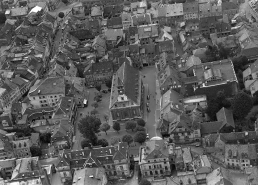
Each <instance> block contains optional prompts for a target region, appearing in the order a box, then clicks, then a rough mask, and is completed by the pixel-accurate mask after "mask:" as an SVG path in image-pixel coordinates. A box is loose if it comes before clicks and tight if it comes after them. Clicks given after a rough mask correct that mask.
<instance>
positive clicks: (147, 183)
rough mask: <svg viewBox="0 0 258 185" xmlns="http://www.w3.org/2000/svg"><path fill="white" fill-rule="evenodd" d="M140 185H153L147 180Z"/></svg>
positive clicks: (143, 180)
mask: <svg viewBox="0 0 258 185" xmlns="http://www.w3.org/2000/svg"><path fill="white" fill-rule="evenodd" d="M139 185H151V183H150V181H148V180H147V179H142V180H141V182H140V184H139Z"/></svg>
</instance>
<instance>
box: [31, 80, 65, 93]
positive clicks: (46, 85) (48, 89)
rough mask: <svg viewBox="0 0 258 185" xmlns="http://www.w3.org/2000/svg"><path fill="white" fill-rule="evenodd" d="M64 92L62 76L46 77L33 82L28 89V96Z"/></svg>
mask: <svg viewBox="0 0 258 185" xmlns="http://www.w3.org/2000/svg"><path fill="white" fill-rule="evenodd" d="M51 94H65V83H64V78H63V77H48V78H46V79H44V80H41V81H39V82H38V83H35V84H34V86H33V87H32V88H31V89H30V91H29V96H39V95H51Z"/></svg>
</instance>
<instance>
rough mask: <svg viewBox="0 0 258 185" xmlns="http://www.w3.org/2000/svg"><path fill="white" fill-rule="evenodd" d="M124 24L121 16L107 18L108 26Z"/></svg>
mask: <svg viewBox="0 0 258 185" xmlns="http://www.w3.org/2000/svg"><path fill="white" fill-rule="evenodd" d="M117 26H120V27H121V26H122V18H121V17H112V18H110V19H108V20H107V27H117Z"/></svg>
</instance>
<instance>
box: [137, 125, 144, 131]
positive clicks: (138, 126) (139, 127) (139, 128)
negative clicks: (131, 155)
mask: <svg viewBox="0 0 258 185" xmlns="http://www.w3.org/2000/svg"><path fill="white" fill-rule="evenodd" d="M135 130H136V131H137V132H142V131H145V128H144V127H142V126H140V125H137V126H136V128H135Z"/></svg>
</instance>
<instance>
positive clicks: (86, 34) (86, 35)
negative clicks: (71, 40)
mask: <svg viewBox="0 0 258 185" xmlns="http://www.w3.org/2000/svg"><path fill="white" fill-rule="evenodd" d="M70 34H71V35H72V36H74V37H76V38H77V39H79V40H85V39H94V36H93V35H92V33H91V31H90V30H86V29H81V30H75V31H71V32H70Z"/></svg>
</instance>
